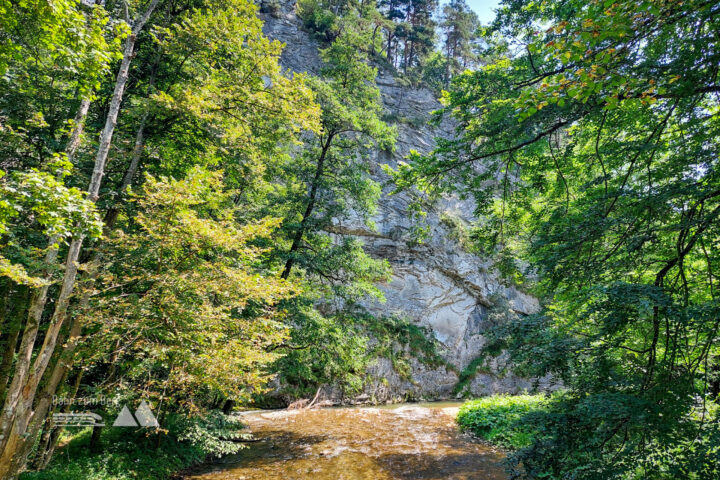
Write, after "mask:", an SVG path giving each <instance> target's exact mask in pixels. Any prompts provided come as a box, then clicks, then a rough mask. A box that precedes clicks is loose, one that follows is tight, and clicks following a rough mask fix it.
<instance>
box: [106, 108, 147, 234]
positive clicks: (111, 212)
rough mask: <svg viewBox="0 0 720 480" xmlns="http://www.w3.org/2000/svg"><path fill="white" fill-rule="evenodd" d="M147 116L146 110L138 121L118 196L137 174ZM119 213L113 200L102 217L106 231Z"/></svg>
mask: <svg viewBox="0 0 720 480" xmlns="http://www.w3.org/2000/svg"><path fill="white" fill-rule="evenodd" d="M147 118H148V114H147V112H146V113H145V114H144V115H143V118H142V120H141V122H140V127H138V131H137V134H136V135H135V146H134V147H133V153H132V158H131V159H130V166H129V167H128V169H127V171H126V172H125V176H124V177H123V180H122V184H121V185H120V188H119V190H118V195H119V196H120V197H122V196H123V195H125V192H126V191H127V188H128V187H129V186H130V185H132V182H133V179H134V178H135V175H136V174H137V171H138V168H139V166H140V160H141V159H142V155H143V151H144V149H145V124H146V122H147ZM119 213H120V209H119V206H118V202H117V201H115V202H113V204H112V206H111V207H110V208H109V209H108V211H107V213H106V214H105V218H104V219H103V223H104V224H105V230H106V231H109V230H112V229H113V227H114V226H115V222H116V221H117V217H118V214H119Z"/></svg>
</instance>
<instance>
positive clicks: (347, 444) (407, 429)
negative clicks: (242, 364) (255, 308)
mask: <svg viewBox="0 0 720 480" xmlns="http://www.w3.org/2000/svg"><path fill="white" fill-rule="evenodd" d="M456 413H457V405H449V404H447V403H445V404H438V405H437V406H435V405H427V404H425V405H417V404H415V405H402V406H399V407H396V408H391V409H390V408H362V407H357V408H330V409H322V410H307V411H304V410H292V411H274V412H256V413H252V414H249V415H246V416H245V421H246V422H247V423H248V426H249V427H250V430H251V431H252V432H253V434H254V435H255V436H256V438H257V439H258V440H259V441H258V442H255V443H251V444H249V448H247V449H245V450H243V451H241V452H240V453H238V454H237V455H233V456H229V457H226V458H224V459H222V460H219V461H216V462H214V463H212V464H210V465H207V466H205V467H203V469H201V470H198V471H197V472H195V473H189V474H188V476H186V477H185V478H187V479H195V480H241V479H242V480H305V479H312V480H411V479H412V480H446V479H447V480H506V479H507V476H506V475H505V474H504V472H503V469H502V467H501V466H500V462H501V460H502V458H503V456H502V454H500V453H498V452H496V451H494V450H492V449H490V448H489V447H487V446H485V445H482V444H480V443H478V442H476V441H474V440H472V439H471V438H469V437H466V436H464V435H462V434H460V433H459V432H458V430H457V427H456V426H455V422H454V417H455V414H456Z"/></svg>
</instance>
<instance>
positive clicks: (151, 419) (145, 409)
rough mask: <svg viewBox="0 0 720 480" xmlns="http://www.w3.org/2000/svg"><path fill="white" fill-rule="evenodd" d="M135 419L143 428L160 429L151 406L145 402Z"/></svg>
mask: <svg viewBox="0 0 720 480" xmlns="http://www.w3.org/2000/svg"><path fill="white" fill-rule="evenodd" d="M135 418H137V420H138V423H139V424H140V426H142V427H159V426H160V424H159V423H158V421H157V418H155V415H153V413H152V411H151V410H150V405H148V404H147V402H146V401H145V400H143V401H142V402H141V403H140V406H139V407H138V409H137V410H135Z"/></svg>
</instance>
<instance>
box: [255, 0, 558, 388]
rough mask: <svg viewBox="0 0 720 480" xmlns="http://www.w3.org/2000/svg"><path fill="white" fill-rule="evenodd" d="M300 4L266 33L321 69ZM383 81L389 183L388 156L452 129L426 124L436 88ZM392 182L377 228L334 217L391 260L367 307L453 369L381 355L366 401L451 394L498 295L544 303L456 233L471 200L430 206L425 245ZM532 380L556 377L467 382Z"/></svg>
mask: <svg viewBox="0 0 720 480" xmlns="http://www.w3.org/2000/svg"><path fill="white" fill-rule="evenodd" d="M293 4H294V1H293V0H289V1H285V2H284V3H281V4H280V6H281V8H280V9H279V10H276V11H275V12H273V13H272V14H267V13H265V14H261V18H263V20H264V21H265V27H264V29H265V33H266V34H267V35H268V36H269V37H270V38H272V39H277V40H280V41H282V42H283V43H285V44H286V46H285V49H284V51H283V55H282V58H281V63H282V64H283V66H285V67H286V68H288V69H290V70H292V71H295V72H311V73H312V72H317V71H318V69H319V67H320V59H319V56H318V43H317V42H316V41H315V40H314V39H313V38H311V36H310V35H309V34H308V33H307V32H305V31H304V30H303V29H302V23H301V21H300V20H299V19H298V18H297V16H296V15H295V13H294V5H293ZM377 82H378V86H379V87H380V90H381V93H382V100H383V103H384V106H385V108H386V109H387V113H388V114H389V115H388V117H389V118H395V119H399V121H398V122H397V128H398V139H397V144H396V149H395V151H394V152H392V153H388V152H382V151H378V152H376V154H375V158H374V162H375V165H374V168H373V176H374V177H375V178H374V179H375V180H376V181H378V182H381V183H382V184H386V183H387V180H388V178H387V176H386V175H385V173H384V172H383V171H382V169H381V167H380V166H381V165H383V164H386V165H390V166H391V167H396V166H397V164H398V162H399V161H401V160H403V158H405V157H406V156H407V155H408V154H409V153H410V151H411V150H417V151H419V152H427V151H429V150H430V149H432V147H433V145H434V142H433V139H434V138H436V137H438V136H445V137H449V136H452V133H453V132H452V126H451V125H449V124H448V123H445V124H441V125H440V126H439V127H435V128H431V127H429V126H427V125H426V120H427V119H428V118H429V117H430V113H431V112H432V111H434V110H437V109H438V108H440V104H439V103H438V101H437V100H436V98H435V96H434V94H433V93H432V92H431V91H430V90H427V89H423V88H419V89H418V88H411V87H408V86H404V85H402V84H400V83H399V82H398V81H396V80H395V79H394V78H392V76H389V75H387V74H384V75H383V74H381V75H380V76H379V78H378V79H377ZM391 189H392V188H391V186H389V185H386V186H385V187H384V193H385V195H383V197H382V199H381V201H380V205H379V209H378V213H377V215H376V217H375V218H374V219H373V220H374V222H375V225H376V230H375V231H373V230H371V229H370V228H368V227H367V226H365V225H363V224H362V223H360V222H357V224H343V225H337V228H336V231H335V232H334V233H338V234H346V235H354V236H357V237H359V238H361V239H362V240H363V241H364V242H365V246H366V251H367V252H368V253H370V254H371V255H373V256H375V257H378V258H384V259H387V260H388V261H389V262H390V264H391V265H392V267H393V275H392V281H390V282H389V283H387V284H385V285H382V286H381V288H382V290H383V291H384V293H385V297H386V301H385V302H384V303H381V302H369V303H368V304H367V305H366V307H367V308H368V309H369V310H370V312H372V313H374V314H377V315H398V316H401V317H403V318H406V319H408V320H410V321H412V322H413V323H415V324H417V325H420V326H424V327H427V328H428V330H429V331H430V332H432V335H434V337H435V339H436V340H437V341H438V342H439V344H440V346H441V353H442V355H443V357H444V358H445V359H446V361H447V362H448V363H449V364H451V365H452V366H453V367H454V368H453V367H451V368H449V369H448V368H445V367H441V368H439V369H429V368H428V367H426V366H425V365H424V364H422V363H421V362H419V361H413V362H412V374H411V378H410V379H405V378H402V377H401V376H400V375H398V373H397V372H395V371H394V369H393V367H392V364H391V362H390V361H389V360H380V361H378V362H377V364H376V365H374V366H373V367H372V369H371V371H370V372H369V373H370V381H369V382H368V384H369V385H368V388H367V389H366V392H365V393H364V394H363V395H362V396H361V397H360V398H359V400H360V401H367V400H368V399H372V400H374V401H388V400H400V399H408V398H411V399H440V398H448V397H450V396H451V394H452V391H453V388H454V387H455V385H456V384H457V382H458V375H457V373H456V372H460V371H462V370H463V369H464V368H465V367H466V366H467V365H468V364H469V363H470V362H471V361H472V360H473V359H474V358H476V357H477V356H478V353H479V350H480V348H481V347H482V345H483V343H484V342H485V339H484V338H483V336H482V335H481V333H480V332H481V331H482V328H483V322H484V321H485V320H486V318H487V313H488V309H489V308H491V307H492V306H493V302H492V300H491V299H494V298H504V299H506V302H504V303H507V304H508V305H510V308H512V309H513V310H514V311H516V312H518V313H521V314H528V313H532V312H534V311H536V310H537V309H538V302H537V300H536V299H535V298H533V297H531V296H529V295H527V294H525V293H523V292H521V291H519V290H517V289H516V288H514V287H509V286H506V285H504V284H503V282H501V281H500V279H499V276H498V274H497V272H495V271H494V270H493V266H492V263H491V262H490V261H488V260H487V259H483V258H480V257H478V256H476V255H473V254H471V253H468V252H466V251H465V250H464V249H463V247H462V246H461V244H460V243H459V242H458V241H457V240H456V239H455V238H456V235H453V231H452V230H453V225H452V222H448V221H447V219H448V218H452V219H455V220H454V221H455V222H461V223H462V222H465V223H467V222H469V221H471V220H472V215H473V204H472V203H471V202H469V201H463V200H460V199H458V198H455V197H451V196H448V197H446V198H444V199H442V200H441V201H440V202H439V203H438V204H437V205H435V206H434V208H433V209H432V211H430V212H428V216H427V219H426V220H427V223H428V224H429V226H430V227H431V233H430V238H428V239H427V240H426V241H425V242H424V243H422V244H419V245H418V244H416V243H414V242H412V241H411V240H412V239H411V236H410V230H411V227H412V226H413V225H412V222H413V220H412V219H411V218H410V216H409V215H408V212H407V206H408V204H409V203H410V202H411V198H410V196H409V195H408V194H398V195H387V194H388V193H389V192H390V191H391ZM444 219H445V221H444ZM534 386H539V387H540V388H548V387H550V382H549V380H548V379H544V380H542V381H540V382H531V381H528V380H525V379H520V378H516V377H512V376H502V377H501V376H498V375H493V374H485V373H483V374H478V375H476V376H475V378H474V379H473V380H472V381H471V382H470V384H469V385H468V390H469V392H470V393H471V394H473V395H487V394H492V393H499V392H507V393H514V392H518V391H522V390H524V389H532V388H533V387H534Z"/></svg>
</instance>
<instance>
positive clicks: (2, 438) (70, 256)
mask: <svg viewBox="0 0 720 480" xmlns="http://www.w3.org/2000/svg"><path fill="white" fill-rule="evenodd" d="M158 1H159V0H152V1H151V3H150V5H149V6H148V8H147V9H146V11H145V12H144V13H143V15H142V16H141V17H140V18H139V19H138V20H137V21H136V22H135V24H134V25H133V28H132V31H131V33H130V35H128V37H127V38H126V39H125V48H124V51H123V58H122V61H121V63H120V70H119V71H118V75H117V78H116V81H115V89H114V91H113V96H112V100H111V101H110V108H109V110H108V114H107V117H106V119H105V126H104V128H103V130H102V132H101V134H100V141H99V147H98V152H97V155H96V157H95V166H94V168H93V173H92V176H91V178H90V184H89V186H88V198H89V199H90V200H91V201H93V202H95V201H97V199H98V197H99V194H100V185H101V182H102V177H103V176H104V174H105V164H106V163H107V157H108V153H109V151H110V144H111V142H112V137H113V133H114V131H115V125H116V124H117V117H118V113H119V111H120V105H121V103H122V98H123V94H124V91H125V85H126V84H127V80H128V73H129V70H130V62H131V61H132V57H133V52H134V49H135V41H136V39H137V35H138V33H139V32H140V30H141V29H142V27H143V26H144V24H145V22H147V20H148V18H149V17H150V14H151V13H152V11H153V10H154V9H155V7H156V6H157V3H158ZM83 240H84V237H83V236H82V235H79V236H77V237H74V238H73V239H72V240H71V242H70V247H69V249H68V253H67V259H66V261H65V274H64V276H63V281H62V284H61V287H60V293H59V294H58V298H57V300H56V302H55V309H54V311H53V314H52V317H51V319H50V325H49V327H48V330H47V332H46V334H45V339H44V341H43V345H42V346H41V348H40V350H39V352H38V354H37V357H36V358H35V361H34V362H33V363H32V369H31V368H30V363H31V360H32V354H33V350H34V345H35V339H36V337H37V332H38V328H39V325H40V320H41V317H42V312H43V310H44V307H45V303H46V301H47V290H48V286H47V285H46V286H43V287H41V288H39V289H38V292H37V295H34V296H33V300H32V302H31V306H30V315H29V317H28V322H27V328H26V329H25V332H24V334H23V340H22V342H21V347H20V355H21V358H19V359H18V362H17V364H16V368H15V374H14V376H13V380H12V383H11V385H10V389H9V390H8V395H7V398H6V400H5V404H4V406H3V412H2V418H1V419H0V449H1V450H2V451H1V452H0V478H2V479H3V480H9V479H14V478H15V477H16V476H17V475H18V474H19V473H20V472H21V471H22V469H23V468H24V467H25V464H26V462H27V456H28V454H29V453H30V448H31V447H32V444H33V443H34V441H35V436H36V435H37V432H38V430H39V428H40V426H41V425H42V422H43V420H44V419H45V416H46V415H47V412H48V409H49V406H50V400H49V398H45V396H43V398H41V399H40V401H39V402H38V406H37V408H36V409H35V412H33V411H32V406H33V403H34V402H35V397H36V393H37V388H38V384H39V382H40V379H41V378H42V376H43V374H44V373H45V369H46V368H47V366H48V363H49V361H50V358H51V356H52V354H53V352H54V351H55V347H56V342H57V338H58V335H59V333H60V329H61V328H62V325H63V322H64V320H65V317H66V315H67V308H68V305H69V302H70V297H71V295H72V292H73V289H74V287H75V278H76V275H77V269H78V259H79V257H80V251H81V249H82V243H83ZM47 257H49V258H47ZM56 258H57V248H51V249H50V251H49V252H48V254H47V256H46V260H49V261H48V262H47V263H48V264H54V263H55V259H56ZM77 323H79V322H77ZM73 330H74V328H73ZM74 336H75V337H77V336H79V331H78V332H77V333H75V335H74ZM71 337H73V332H71ZM74 343H75V342H73V341H72V339H71V340H70V341H69V342H68V344H74ZM66 348H67V347H66ZM73 350H74V346H73ZM62 364H63V362H58V366H57V367H56V369H55V371H54V372H53V375H52V376H51V380H50V381H49V382H48V385H47V386H46V388H45V390H44V394H45V395H48V396H49V397H52V394H54V392H55V389H56V388H57V385H58V384H59V383H60V379H61V378H62V375H63V374H64V371H63V369H64V367H62ZM56 373H57V374H59V378H58V375H56ZM31 422H32V424H31ZM28 427H31V428H28Z"/></svg>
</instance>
